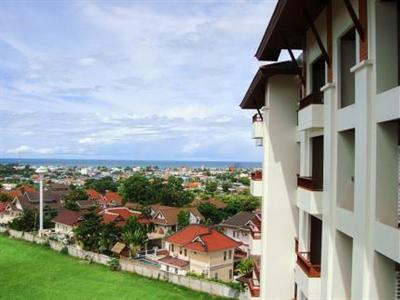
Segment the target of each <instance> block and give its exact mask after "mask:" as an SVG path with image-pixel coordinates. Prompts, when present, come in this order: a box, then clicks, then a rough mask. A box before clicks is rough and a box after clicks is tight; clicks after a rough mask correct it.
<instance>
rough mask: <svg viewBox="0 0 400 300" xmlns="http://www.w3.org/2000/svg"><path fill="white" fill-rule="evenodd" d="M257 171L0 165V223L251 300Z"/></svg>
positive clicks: (257, 244)
mask: <svg viewBox="0 0 400 300" xmlns="http://www.w3.org/2000/svg"><path fill="white" fill-rule="evenodd" d="M259 173H260V172H259V171H257V170H251V169H235V168H234V167H233V166H231V167H229V168H227V169H207V168H200V169H191V168H184V167H182V168H174V169H169V168H165V169H162V168H154V167H145V168H141V167H126V168H117V167H111V168H107V167H91V168H88V167H65V166H60V167H55V166H49V167H43V166H41V167H39V168H37V167H31V166H28V165H18V164H14V165H13V164H11V165H0V174H1V177H0V184H1V190H0V201H1V202H0V226H3V227H4V228H9V229H11V230H16V231H23V232H32V231H39V233H40V235H41V236H44V237H48V238H49V239H51V240H55V241H58V242H61V243H62V244H63V245H65V246H67V245H76V246H77V247H79V248H80V249H84V250H88V251H92V252H95V253H101V254H105V255H109V256H110V257H114V258H116V259H127V260H135V261H136V262H140V263H142V264H143V265H144V266H148V265H150V266H152V267H156V268H159V269H160V270H162V271H165V272H169V273H173V274H179V275H182V276H193V277H199V278H206V279H209V280H213V281H216V282H219V283H228V284H229V286H234V287H235V288H238V289H239V290H242V289H243V287H247V290H248V293H249V294H252V295H258V293H259V290H258V286H259V284H258V283H257V282H256V283H254V281H257V280H258V278H259V273H257V272H255V273H254V276H253V275H252V274H253V273H252V272H253V270H255V271H257V270H258V264H259V258H260V255H261V252H260V251H261V240H260V238H261V213H260V198H259V196H260V194H259V193H260V191H261V186H260V184H261V180H260V179H261V178H259ZM41 205H42V207H41ZM41 210H42V211H43V216H41V215H40V212H41Z"/></svg>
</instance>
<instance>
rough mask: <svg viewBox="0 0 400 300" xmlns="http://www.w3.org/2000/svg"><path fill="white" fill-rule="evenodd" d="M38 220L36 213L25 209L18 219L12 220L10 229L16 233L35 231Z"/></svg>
mask: <svg viewBox="0 0 400 300" xmlns="http://www.w3.org/2000/svg"><path fill="white" fill-rule="evenodd" d="M38 219H39V216H38V213H37V211H35V210H29V209H25V210H24V211H23V212H22V215H21V216H20V217H18V218H15V219H14V220H12V222H11V223H10V228H11V229H14V230H18V231H33V230H35V229H36V223H37V220H38Z"/></svg>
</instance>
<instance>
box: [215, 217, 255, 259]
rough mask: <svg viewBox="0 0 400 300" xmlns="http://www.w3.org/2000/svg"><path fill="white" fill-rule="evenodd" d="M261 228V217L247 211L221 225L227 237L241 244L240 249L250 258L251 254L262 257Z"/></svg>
mask: <svg viewBox="0 0 400 300" xmlns="http://www.w3.org/2000/svg"><path fill="white" fill-rule="evenodd" d="M256 224H257V225H258V226H257V225H256ZM260 226H261V215H257V214H255V213H252V212H247V211H242V212H239V213H237V214H236V215H234V216H232V217H230V218H228V219H226V220H225V221H223V222H222V223H221V224H220V225H219V227H220V228H221V229H222V230H223V232H224V234H225V235H227V236H229V237H230V238H231V239H234V240H235V241H237V242H238V243H240V246H239V248H240V249H242V250H243V251H245V252H246V253H247V255H248V256H250V254H251V253H252V254H254V255H261V240H260V232H261V227H260ZM257 234H258V236H257Z"/></svg>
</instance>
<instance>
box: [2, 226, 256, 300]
mask: <svg viewBox="0 0 400 300" xmlns="http://www.w3.org/2000/svg"><path fill="white" fill-rule="evenodd" d="M7 230H8V233H9V235H10V236H12V237H14V238H17V239H22V240H25V241H28V242H32V243H36V244H46V243H48V244H49V247H50V248H51V249H53V250H55V251H57V252H60V251H61V250H62V249H63V248H64V247H67V249H68V254H69V255H71V256H73V257H77V258H79V259H84V260H90V261H92V262H94V263H98V264H102V265H108V262H109V261H110V260H111V259H112V258H111V257H109V256H107V255H103V254H99V253H94V252H90V251H85V250H82V249H80V248H78V247H77V246H75V245H68V246H65V245H64V244H62V243H60V242H57V241H53V240H49V239H48V238H45V237H39V236H38V235H37V234H33V233H29V232H22V231H16V230H12V229H4V227H1V226H0V233H1V232H3V233H4V232H6V231H7ZM119 264H120V267H121V270H122V271H125V272H130V273H136V274H138V275H141V276H145V277H149V278H154V279H158V280H163V281H168V282H171V283H174V284H177V285H180V286H184V287H187V288H189V289H192V290H195V291H199V292H204V293H208V294H211V295H216V296H220V297H227V298H237V299H240V300H247V299H248V296H247V293H240V292H239V291H237V290H235V289H232V288H231V287H229V286H227V285H224V284H222V283H218V282H212V281H208V280H204V279H199V278H193V277H188V276H182V275H176V274H171V273H169V272H165V271H162V270H160V268H158V267H156V266H152V265H149V264H145V263H142V262H140V261H135V260H129V259H120V260H119Z"/></svg>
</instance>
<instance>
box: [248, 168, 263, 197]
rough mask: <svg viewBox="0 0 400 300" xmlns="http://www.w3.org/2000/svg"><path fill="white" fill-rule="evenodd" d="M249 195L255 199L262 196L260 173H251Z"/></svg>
mask: <svg viewBox="0 0 400 300" xmlns="http://www.w3.org/2000/svg"><path fill="white" fill-rule="evenodd" d="M250 194H252V195H253V196H255V197H261V196H262V172H261V171H255V172H252V173H251V179H250Z"/></svg>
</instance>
